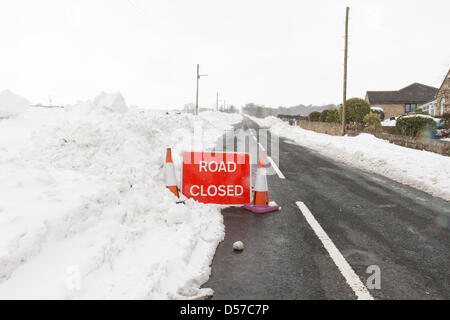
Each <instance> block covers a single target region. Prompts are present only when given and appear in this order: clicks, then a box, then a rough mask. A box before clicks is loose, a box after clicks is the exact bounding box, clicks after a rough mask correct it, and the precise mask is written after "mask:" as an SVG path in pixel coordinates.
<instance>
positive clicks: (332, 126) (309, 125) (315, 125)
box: [298, 120, 341, 136]
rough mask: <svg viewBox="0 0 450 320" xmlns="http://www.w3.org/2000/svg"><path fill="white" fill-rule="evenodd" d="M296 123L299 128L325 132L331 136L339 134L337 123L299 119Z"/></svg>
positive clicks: (339, 126)
mask: <svg viewBox="0 0 450 320" xmlns="http://www.w3.org/2000/svg"><path fill="white" fill-rule="evenodd" d="M298 125H299V126H300V128H302V129H306V130H312V131H315V132H319V133H326V134H330V135H333V136H340V135H341V125H340V124H339V123H329V122H319V121H308V120H300V121H298Z"/></svg>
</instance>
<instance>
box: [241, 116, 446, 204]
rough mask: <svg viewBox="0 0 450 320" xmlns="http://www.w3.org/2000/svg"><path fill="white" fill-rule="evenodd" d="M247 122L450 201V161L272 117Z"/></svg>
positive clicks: (367, 136)
mask: <svg viewBox="0 0 450 320" xmlns="http://www.w3.org/2000/svg"><path fill="white" fill-rule="evenodd" d="M250 118H251V119H252V120H254V121H256V122H257V123H258V124H259V125H260V126H263V127H268V128H269V129H270V131H271V132H272V133H274V134H276V135H278V136H280V137H284V138H288V139H290V140H292V141H294V142H295V143H297V144H299V145H302V146H305V147H307V148H309V149H312V150H315V151H317V152H319V153H321V154H323V155H325V156H328V157H330V158H332V159H335V160H337V161H340V162H343V163H345V164H347V165H349V166H352V167H356V168H359V169H362V170H365V171H368V172H373V173H377V174H380V175H382V176H385V177H388V178H390V179H392V180H395V181H397V182H400V183H403V184H406V185H410V186H412V187H414V188H417V189H419V190H423V191H425V192H427V193H429V194H432V195H434V196H437V197H441V198H443V199H445V200H450V157H446V156H442V155H440V154H437V153H433V152H429V151H422V150H415V149H410V148H405V147H402V146H398V145H395V144H391V143H389V141H386V140H383V139H378V138H376V137H375V136H373V135H371V134H366V133H363V134H360V135H358V136H356V137H350V136H345V137H339V136H331V135H327V134H322V133H317V132H314V131H310V130H305V129H302V128H300V127H298V126H290V125H289V124H287V123H286V122H283V121H282V120H280V119H278V118H275V117H267V118H265V119H259V118H255V117H250Z"/></svg>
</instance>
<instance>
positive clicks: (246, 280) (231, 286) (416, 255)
mask: <svg viewBox="0 0 450 320" xmlns="http://www.w3.org/2000/svg"><path fill="white" fill-rule="evenodd" d="M236 129H241V130H247V129H255V133H256V134H257V133H258V131H257V129H258V125H257V124H256V123H255V122H253V121H251V120H250V119H248V118H245V119H244V120H243V122H242V123H240V124H239V125H237V126H236ZM269 136H270V133H269ZM258 138H259V137H258ZM236 139H238V138H236ZM228 144H229V143H228ZM228 151H229V149H228ZM268 153H269V155H270V154H271V150H270V148H269V150H268ZM430 165H432V164H430ZM255 169H256V168H253V171H255ZM279 169H280V171H281V173H282V174H283V175H284V177H285V179H281V178H280V177H279V176H278V175H270V176H268V177H267V178H268V184H269V189H270V190H269V191H270V198H271V200H275V201H276V202H277V204H279V205H280V206H281V207H282V209H281V211H278V212H274V213H267V214H254V213H251V212H248V211H245V210H244V209H242V208H239V207H233V208H227V209H224V210H223V211H222V213H223V216H224V222H225V228H226V236H225V240H224V241H223V242H222V243H220V245H219V246H218V248H217V251H216V254H215V257H214V260H213V264H212V272H211V277H210V279H209V281H208V282H207V283H205V284H204V287H209V288H212V289H213V290H214V291H215V294H214V296H213V299H356V298H357V290H356V291H355V286H351V285H350V284H349V283H348V281H347V280H348V279H349V278H351V274H350V275H349V272H348V271H349V270H346V269H345V264H346V263H347V264H348V266H349V268H350V269H351V270H352V272H354V273H356V278H359V279H358V281H360V282H361V284H362V285H363V287H364V288H362V289H363V291H364V290H366V291H367V292H368V293H369V295H370V296H371V297H373V298H374V299H450V228H449V221H450V203H449V202H447V201H444V200H442V199H440V198H435V197H432V196H430V195H428V194H426V193H424V192H421V191H419V190H416V189H413V188H411V187H408V186H405V185H402V184H400V183H397V182H394V181H392V180H390V179H387V178H385V177H382V176H379V175H375V174H372V173H367V172H363V171H361V170H358V169H355V168H352V167H349V166H346V165H344V164H341V163H338V162H336V161H334V160H333V159H330V158H326V157H324V156H322V155H320V154H318V153H316V152H314V151H312V150H309V149H307V148H305V147H302V146H299V145H296V144H293V143H292V142H290V141H288V140H286V139H282V138H280V140H279ZM299 201H300V202H303V203H304V205H305V207H306V208H307V210H309V212H310V213H311V215H312V216H313V217H314V219H315V220H316V222H317V224H318V225H319V226H320V227H318V228H319V229H320V228H321V229H322V231H323V232H324V233H326V235H327V236H328V237H329V239H330V240H331V241H332V245H334V246H335V248H334V249H335V251H333V250H332V249H331V251H332V253H330V251H328V250H327V249H326V248H325V246H324V242H326V243H328V244H329V242H327V241H326V240H324V238H323V237H320V238H319V237H318V235H317V232H319V231H317V226H316V227H315V228H313V227H312V226H311V224H310V222H308V221H307V219H306V214H305V213H304V212H302V211H301V210H300V208H299V206H298V205H297V204H296V203H297V202H299ZM319 235H320V233H319ZM237 240H241V241H243V242H244V244H245V250H244V251H243V252H242V253H237V252H234V251H233V249H232V244H233V242H235V241H237ZM328 249H330V248H328ZM339 255H341V257H343V260H344V261H342V260H340V259H339ZM370 266H372V267H370ZM374 266H375V267H374ZM368 268H369V270H368ZM371 268H372V269H371ZM373 268H375V269H376V268H379V271H380V272H379V274H380V278H379V279H380V280H381V281H380V283H379V284H380V286H379V288H377V287H378V286H377V282H376V275H377V274H378V273H377V270H375V269H373ZM374 270H375V271H374ZM369 277H370V279H369ZM368 280H369V282H368Z"/></svg>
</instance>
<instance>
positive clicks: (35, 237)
mask: <svg viewBox="0 0 450 320" xmlns="http://www.w3.org/2000/svg"><path fill="white" fill-rule="evenodd" d="M96 103H97V104H99V103H101V104H103V105H102V107H103V108H95V107H92V106H95V105H96ZM124 105H125V104H124V103H122V101H121V98H120V97H118V96H117V95H111V96H105V95H102V96H101V97H100V98H98V99H96V100H95V101H94V103H93V102H90V101H88V102H84V103H80V104H79V105H77V106H74V107H71V108H65V109H45V108H28V110H27V111H25V112H23V113H21V114H20V115H18V116H16V117H14V118H10V119H3V120H0V299H6V298H7V299H15V298H25V299H27V298H31V299H35V298H40V299H49V298H54V299H91V298H98V299H113V298H124V299H186V298H187V299H195V298H200V297H204V296H205V295H209V294H211V293H212V291H211V289H199V288H200V286H201V285H202V284H203V283H205V282H206V281H207V279H208V278H209V274H210V264H211V261H212V258H213V255H214V252H215V250H216V247H217V245H218V243H219V242H220V241H221V240H222V239H223V237H224V225H223V220H222V216H221V214H220V208H219V207H218V206H211V205H204V204H200V203H197V202H195V201H193V200H187V201H186V204H176V203H175V202H176V198H175V197H174V196H173V195H172V194H171V193H170V192H169V191H168V190H166V188H165V187H164V186H165V182H164V174H163V172H162V165H163V163H164V159H165V148H166V147H172V148H173V149H172V153H173V158H174V162H175V167H176V169H177V178H178V179H179V178H180V175H179V172H180V171H179V169H180V167H181V158H182V151H184V150H192V149H197V150H199V149H206V148H208V147H210V146H212V145H213V144H214V142H215V140H216V139H217V138H218V137H220V136H221V135H222V133H223V129H224V128H228V127H230V126H231V125H232V123H234V122H236V121H240V118H239V119H238V118H237V117H234V116H233V117H227V116H226V115H223V114H217V113H211V114H205V115H203V114H201V115H200V117H199V118H196V117H194V116H192V115H188V114H177V115H174V114H170V115H167V114H166V113H164V112H155V111H151V110H143V109H132V110H131V109H130V110H128V109H127V108H124ZM125 106H126V105H125ZM114 111H116V112H114ZM204 117H205V118H207V119H208V121H206V120H205V119H204ZM218 122H220V125H219V127H218V128H217V127H213V126H212V124H215V123H218Z"/></svg>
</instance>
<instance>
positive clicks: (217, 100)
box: [216, 92, 219, 111]
mask: <svg viewBox="0 0 450 320" xmlns="http://www.w3.org/2000/svg"><path fill="white" fill-rule="evenodd" d="M216 111H219V93H218V92H216Z"/></svg>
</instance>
